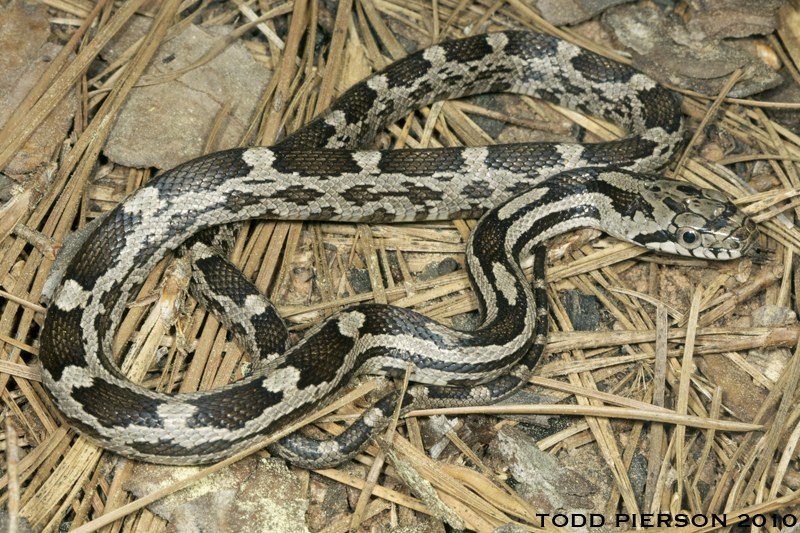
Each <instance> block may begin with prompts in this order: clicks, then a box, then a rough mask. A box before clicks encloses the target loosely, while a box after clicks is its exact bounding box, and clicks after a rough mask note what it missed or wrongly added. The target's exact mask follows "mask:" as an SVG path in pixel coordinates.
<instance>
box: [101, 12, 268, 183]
mask: <svg viewBox="0 0 800 533" xmlns="http://www.w3.org/2000/svg"><path fill="white" fill-rule="evenodd" d="M228 32H230V28H229V27H219V26H218V27H215V28H210V29H209V28H199V27H197V26H189V28H187V29H186V31H184V32H183V33H182V34H181V35H179V36H177V37H176V38H174V39H172V40H170V41H168V42H166V43H163V44H162V45H161V46H160V47H159V49H158V51H157V52H156V55H155V56H154V58H153V60H152V61H151V63H150V65H149V66H148V67H147V70H146V71H145V76H152V75H158V74H163V73H169V72H174V71H177V70H180V69H183V68H185V67H187V66H189V65H191V64H193V63H194V62H196V61H197V60H198V59H200V58H201V57H202V56H203V54H204V53H205V52H206V51H207V50H208V49H209V48H210V47H211V46H212V45H213V44H214V43H215V42H217V41H218V40H219V39H221V38H223V36H224V35H225V34H227V33H228ZM270 77H271V73H270V71H269V70H267V69H266V68H265V67H264V66H262V65H260V64H258V63H257V62H256V61H255V60H254V59H253V57H252V56H251V55H250V53H249V52H248V51H247V49H246V48H245V46H244V45H243V44H242V43H241V42H238V41H237V42H235V43H233V44H231V45H230V46H228V47H227V48H226V49H225V50H224V51H223V52H222V53H221V54H219V55H218V56H217V57H215V58H214V59H212V60H211V61H209V62H208V63H205V64H204V65H202V66H200V67H198V68H196V69H193V70H190V71H188V72H186V73H184V74H182V75H181V76H180V77H178V78H177V79H175V80H173V81H169V82H166V83H159V84H156V85H147V86H142V87H136V88H134V89H133V90H132V91H131V93H130V95H129V96H128V99H127V101H126V102H125V104H124V105H123V106H122V109H120V112H119V115H118V116H117V120H116V122H115V123H114V126H113V128H112V129H111V133H110V135H109V138H108V142H107V143H106V149H105V153H106V155H107V156H108V157H109V158H110V159H112V160H113V161H114V162H116V163H120V164H122V165H126V166H130V167H139V168H141V167H157V168H160V169H167V168H172V167H174V166H175V165H177V164H179V163H183V162H184V161H187V160H189V159H192V158H194V157H198V156H200V155H202V153H203V147H204V146H205V143H206V139H207V137H208V135H209V133H210V132H211V128H212V125H213V123H214V120H215V118H216V116H217V114H218V113H219V112H220V110H221V109H222V107H223V106H224V105H225V103H226V102H227V101H228V100H229V99H231V98H232V99H233V103H232V106H231V108H230V111H229V112H228V114H227V115H226V117H225V118H224V119H223V121H222V125H221V127H220V130H219V132H218V133H217V136H216V141H215V142H214V143H213V145H212V146H211V151H218V150H224V149H227V148H233V147H235V146H237V145H238V144H239V142H240V140H241V138H242V137H243V136H244V133H245V131H246V130H247V127H248V125H249V123H250V119H251V117H252V115H253V113H254V111H255V109H256V106H257V105H258V101H259V99H260V97H261V94H262V92H263V91H264V89H265V88H266V86H267V83H269V80H270Z"/></svg>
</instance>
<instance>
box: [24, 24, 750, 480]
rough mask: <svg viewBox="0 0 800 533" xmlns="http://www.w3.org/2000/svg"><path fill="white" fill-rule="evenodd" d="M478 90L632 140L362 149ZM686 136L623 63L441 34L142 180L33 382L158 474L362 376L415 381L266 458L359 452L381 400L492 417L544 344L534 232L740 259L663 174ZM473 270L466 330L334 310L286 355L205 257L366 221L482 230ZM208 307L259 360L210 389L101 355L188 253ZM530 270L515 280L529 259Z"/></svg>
mask: <svg viewBox="0 0 800 533" xmlns="http://www.w3.org/2000/svg"><path fill="white" fill-rule="evenodd" d="M490 92H510V93H517V94H523V95H528V96H531V97H535V98H540V99H544V100H547V101H550V102H553V103H556V104H559V105H561V106H564V107H567V108H570V109H576V110H580V111H583V112H586V113H591V114H593V115H598V116H601V117H604V118H606V119H608V120H611V121H612V122H614V123H616V124H618V125H619V126H621V127H622V128H624V129H625V130H626V132H627V135H626V136H625V137H624V138H621V139H618V140H614V141H608V142H601V143H591V144H573V143H556V142H550V143H518V144H498V145H487V146H477V147H460V146H454V147H445V148H436V149H405V150H367V149H362V148H361V147H362V146H365V145H366V144H367V143H369V142H370V141H371V140H372V139H374V138H375V136H376V135H377V134H378V133H379V132H380V131H382V129H383V128H385V127H386V126H387V125H388V124H391V123H392V122H395V121H397V120H399V119H401V118H402V117H405V116H407V115H408V114H409V113H411V112H413V111H414V110H415V109H417V108H420V107H421V106H425V105H429V104H431V103H433V102H436V101H439V100H443V99H451V98H458V97H462V96H468V95H475V94H481V93H490ZM683 141H684V123H683V118H682V114H681V112H680V107H679V105H678V102H677V100H676V97H675V96H674V95H673V94H672V93H671V92H670V91H668V90H666V89H665V88H663V87H662V86H660V85H659V84H658V83H656V82H655V81H653V80H652V79H650V78H649V77H647V76H646V75H644V74H642V73H641V72H639V71H637V70H635V69H633V68H632V67H630V66H627V65H624V64H621V63H618V62H615V61H612V60H610V59H607V58H605V57H603V56H600V55H598V54H595V53H593V52H590V51H588V50H586V49H583V48H581V47H579V46H576V45H575V44H572V43H570V42H567V41H565V40H561V39H558V38H555V37H552V36H549V35H543V34H537V33H532V32H526V31H505V32H497V33H487V34H482V35H476V36H471V37H467V38H464V39H455V40H450V41H445V42H442V43H438V44H435V45H433V46H430V47H428V48H425V49H423V50H420V51H418V52H415V53H412V54H410V55H408V56H406V57H404V58H403V59H401V60H399V61H396V62H394V63H391V64H389V65H388V66H386V67H385V68H384V69H382V70H379V71H377V72H376V73H374V74H373V75H371V76H370V77H368V78H366V79H365V80H363V81H361V82H359V83H357V84H356V85H354V86H353V87H351V88H350V89H349V90H347V91H346V92H344V93H343V94H342V95H341V96H340V97H339V98H338V99H337V100H335V101H334V103H333V104H332V105H331V106H330V107H329V108H328V109H327V110H326V111H324V112H323V113H321V114H320V115H319V116H318V117H316V118H314V119H312V120H311V121H309V122H308V123H307V124H305V125H304V126H302V127H301V128H299V129H298V130H297V131H295V132H294V133H292V134H289V135H287V136H286V137H284V139H282V140H281V141H280V142H277V143H276V144H274V145H273V146H270V147H251V148H238V149H231V150H226V151H222V152H216V153H212V154H209V155H205V156H202V157H199V158H197V159H193V160H191V161H188V162H186V163H183V164H181V165H178V166H177V167H174V168H173V169H171V170H168V171H165V172H163V173H162V174H160V175H158V176H156V177H154V178H153V179H151V180H150V181H149V182H147V183H145V184H144V185H143V186H142V187H140V188H139V189H137V190H135V191H133V192H132V193H131V194H130V195H128V196H127V197H126V198H124V199H123V200H122V201H121V202H120V203H119V205H117V206H116V207H115V208H113V209H112V210H111V211H110V212H109V214H108V215H107V216H105V217H104V218H103V220H102V223H99V224H97V225H96V227H93V228H92V231H91V232H89V233H88V236H87V237H86V238H85V240H84V241H83V243H82V245H81V246H80V247H78V249H77V252H76V253H75V254H74V255H72V256H71V257H70V258H69V259H68V260H67V264H66V266H65V268H64V271H63V273H62V274H61V275H60V276H61V277H60V278H59V280H58V286H57V289H56V291H55V293H54V295H53V298H52V301H51V302H50V304H49V307H48V310H47V314H46V318H45V321H44V324H43V327H42V331H41V335H40V350H39V354H40V361H41V367H42V379H43V383H44V386H45V388H46V390H47V392H48V394H49V396H50V397H51V398H52V400H53V402H54V403H55V405H56V406H57V407H58V409H59V410H60V411H61V413H62V414H63V415H64V417H65V418H66V420H67V421H68V422H69V424H71V425H72V426H73V427H74V428H75V429H76V430H77V431H78V432H79V433H80V434H82V435H83V436H85V437H86V438H87V439H89V440H90V441H91V442H94V443H96V444H98V445H99V446H102V447H103V448H106V449H108V450H110V451H113V452H116V453H119V454H121V455H124V456H126V457H130V458H134V459H140V460H144V461H149V462H155V463H165V464H197V463H207V462H213V461H217V460H220V459H222V458H225V457H229V456H231V455H233V454H235V453H238V452H240V451H242V450H244V449H247V448H248V447H250V446H253V445H254V444H256V443H258V442H260V441H262V440H263V439H264V438H266V436H268V435H269V434H271V433H273V432H275V431H277V430H279V429H280V428H283V427H285V426H286V425H288V424H290V423H292V422H294V421H297V420H298V419H299V418H301V417H303V416H305V415H306V414H308V413H310V412H312V411H313V410H314V409H317V408H319V406H320V405H323V404H325V403H326V402H329V401H330V399H331V397H333V396H334V395H335V394H337V393H338V392H339V391H341V390H342V389H343V387H345V386H346V385H347V384H348V383H349V381H350V380H351V378H352V377H353V376H355V375H361V374H382V375H385V376H389V377H402V376H403V375H405V373H406V370H407V369H410V379H411V381H413V384H412V385H411V386H409V387H408V388H407V389H406V390H405V392H401V391H400V390H398V391H394V392H392V393H389V394H388V395H386V396H385V397H384V398H382V399H380V400H379V401H377V402H376V403H374V404H373V405H372V406H370V407H369V408H367V409H366V410H365V411H364V413H363V414H362V415H361V417H360V418H359V419H357V420H356V421H355V422H353V423H352V424H351V425H350V426H348V427H347V428H346V429H345V430H344V431H343V432H342V433H341V434H340V435H338V436H337V437H335V438H332V439H327V440H317V439H312V438H310V437H308V436H306V435H305V434H304V433H303V432H300V431H298V432H295V433H293V434H291V435H289V436H287V437H284V438H283V439H281V440H279V441H277V442H276V443H274V444H272V445H271V446H270V448H269V450H270V451H271V452H273V453H276V454H278V455H280V456H282V457H284V458H286V459H287V460H288V461H290V462H291V463H294V464H295V465H298V466H303V467H307V468H321V467H326V466H332V465H336V464H339V463H341V462H342V461H345V460H347V459H349V458H352V457H353V456H355V455H356V454H357V453H359V451H360V450H362V449H363V448H364V446H365V445H366V444H368V443H369V442H370V440H371V439H372V438H373V437H375V436H376V435H377V434H378V432H380V431H382V430H383V428H385V427H387V425H388V424H389V422H388V421H389V420H390V419H391V416H392V415H393V414H394V413H395V410H399V411H400V412H401V413H406V412H408V411H409V410H411V409H420V408H431V407H447V406H464V405H476V406H479V405H487V404H490V403H494V402H497V401H499V400H501V399H503V398H506V397H509V396H510V395H512V394H513V393H515V392H516V391H518V390H519V389H520V388H521V387H523V386H524V385H525V384H526V383H527V382H528V379H529V377H530V376H531V373H532V372H533V369H534V366H535V365H536V363H537V361H538V359H539V357H540V355H541V353H542V351H543V349H544V347H545V344H546V342H547V333H548V302H547V291H546V288H547V285H546V281H545V274H544V272H545V270H544V269H545V266H544V265H545V258H546V254H545V250H546V242H547V241H548V240H549V239H551V238H553V237H555V236H557V235H559V234H562V233H564V232H566V231H570V230H572V229H575V228H578V227H593V228H598V229H600V230H602V231H605V232H607V233H608V234H610V235H612V236H614V237H617V238H619V239H623V240H625V241H628V242H632V243H635V244H637V245H640V246H644V247H646V248H649V249H652V250H655V251H663V252H667V253H673V254H681V255H684V256H689V257H698V258H703V259H723V260H724V259H735V258H738V257H742V256H744V255H747V254H748V253H750V251H751V250H752V249H753V247H754V245H755V243H756V242H757V240H758V230H757V228H756V225H755V224H754V222H753V221H752V220H750V219H749V218H747V217H746V216H745V215H744V214H743V213H742V212H741V211H739V210H738V209H737V208H736V207H735V206H734V205H733V204H732V203H731V201H730V200H729V199H728V197H727V196H725V195H724V194H722V193H721V192H718V191H715V190H710V189H703V188H699V187H697V186H695V185H692V184H690V183H688V182H685V181H674V180H669V179H665V178H659V177H658V173H659V172H660V171H661V170H663V169H664V168H665V167H667V166H668V165H669V164H670V162H671V161H672V160H673V158H674V156H675V155H676V154H677V153H678V151H679V150H680V148H681V146H682V144H683ZM478 217H480V220H479V222H478V223H477V225H476V226H475V228H474V230H473V231H472V233H471V234H470V237H469V239H468V242H467V245H466V252H465V253H466V261H465V263H466V269H467V270H468V274H469V279H470V281H471V284H472V287H473V290H474V294H475V296H476V298H477V302H478V309H479V311H480V323H479V325H478V326H477V327H476V328H475V329H474V330H472V331H459V330H456V329H453V328H450V327H447V326H446V325H444V324H441V323H439V322H436V321H435V320H433V319H431V318H428V317H426V316H424V315H421V314H419V313H416V312H414V311H412V310H409V309H406V308H402V307H397V306H392V305H381V304H374V303H367V304H362V305H356V306H353V307H349V308H346V309H343V310H340V311H338V312H337V313H335V314H333V315H331V316H329V317H328V318H326V319H324V320H323V321H321V322H320V323H319V324H317V325H316V326H314V327H313V328H311V329H310V330H309V331H308V332H307V333H306V334H305V335H304V336H303V338H302V339H301V340H300V341H299V342H297V343H296V344H294V345H292V346H289V345H288V344H289V343H288V341H287V339H288V335H287V334H286V331H285V326H284V325H283V322H282V320H281V319H280V317H279V316H278V315H277V312H276V311H275V309H274V307H272V305H271V304H270V303H269V301H268V300H267V299H266V297H264V296H262V295H260V292H259V291H258V290H257V289H256V288H255V286H254V285H253V284H252V283H251V282H250V281H249V280H248V279H247V278H245V277H244V276H243V275H242V274H241V273H240V272H239V271H238V270H236V269H235V268H233V267H231V266H230V264H229V263H227V260H226V259H224V258H220V255H219V253H218V252H219V249H220V248H222V245H221V244H220V243H221V242H223V241H225V238H223V237H219V235H221V234H223V233H225V232H224V231H222V230H220V231H219V232H218V233H213V231H214V228H225V227H228V226H230V225H231V224H234V223H238V222H241V221H245V220H250V219H254V218H261V219H264V218H266V219H279V220H330V221H345V222H359V223H390V222H421V221H429V220H446V219H457V218H478ZM187 242H189V243H191V248H190V251H189V252H188V253H190V254H191V255H192V256H193V261H194V263H195V265H196V267H194V268H195V270H194V274H193V276H194V277H195V283H194V284H195V285H197V286H198V287H202V290H200V289H198V290H199V291H200V292H201V293H203V291H205V292H204V294H205V295H204V296H199V297H198V299H200V300H201V303H204V304H205V305H207V306H208V307H209V308H210V309H212V310H213V311H214V312H215V313H219V314H221V315H222V316H221V317H220V318H221V320H222V321H223V323H225V324H226V325H229V327H231V328H233V331H234V334H235V335H236V337H237V338H238V339H239V340H240V341H241V342H242V343H243V344H244V345H245V347H247V348H248V349H250V350H251V351H255V352H258V354H257V355H258V356H260V357H264V360H265V362H264V363H263V364H261V365H260V366H258V367H257V369H256V371H254V372H253V373H252V374H251V375H249V376H247V377H246V378H243V379H241V380H239V381H236V382H234V383H231V384H229V385H226V386H223V387H220V388H216V389H213V390H210V391H203V392H194V393H186V394H165V393H160V392H155V391H152V390H149V389H146V388H143V387H141V386H139V385H136V384H133V383H132V382H130V381H129V380H128V379H127V378H125V377H124V376H123V375H122V373H121V372H120V370H119V368H118V365H117V363H116V360H115V357H114V355H113V345H114V336H115V333H116V330H117V329H118V326H119V324H120V322H121V319H122V317H123V316H124V315H125V312H126V311H125V310H126V306H127V304H128V303H129V302H130V301H131V300H132V299H133V297H134V296H135V295H136V293H137V290H138V288H139V287H140V286H141V284H142V283H143V281H144V279H145V278H146V276H147V275H148V274H149V273H150V272H151V271H152V270H153V268H154V267H155V266H156V264H157V263H159V261H161V260H162V259H163V258H164V257H166V256H167V255H168V254H169V253H171V252H172V251H174V250H175V249H177V248H179V247H180V246H181V245H185V243H187ZM525 260H528V261H530V260H532V261H533V269H532V272H533V281H532V282H531V281H529V280H528V278H527V277H526V276H525V273H524V271H523V269H522V267H521V266H520V265H521V261H525Z"/></svg>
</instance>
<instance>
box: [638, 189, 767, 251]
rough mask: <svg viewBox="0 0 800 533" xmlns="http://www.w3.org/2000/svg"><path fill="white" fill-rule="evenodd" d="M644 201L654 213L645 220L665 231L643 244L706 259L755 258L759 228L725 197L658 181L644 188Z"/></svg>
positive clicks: (720, 194) (704, 190)
mask: <svg viewBox="0 0 800 533" xmlns="http://www.w3.org/2000/svg"><path fill="white" fill-rule="evenodd" d="M642 197H643V198H644V199H645V201H646V204H648V206H649V211H650V212H649V213H644V217H645V218H648V219H651V220H652V221H653V222H655V224H657V225H658V227H660V228H661V230H660V231H657V232H655V233H653V234H651V235H650V237H651V238H650V239H648V240H647V241H646V242H640V244H643V245H644V246H646V247H648V248H651V249H653V250H659V251H662V252H669V253H672V254H679V255H685V256H690V257H692V256H693V257H699V258H702V259H736V258H738V257H742V256H745V255H748V256H749V255H754V253H755V252H754V251H755V249H756V247H757V243H758V235H759V233H758V229H757V228H756V224H755V222H753V221H752V220H751V219H750V218H749V217H748V216H747V215H745V214H744V213H743V212H742V211H741V210H740V209H739V208H738V207H736V206H735V205H734V204H733V203H732V202H731V200H730V199H729V198H728V197H727V196H725V195H724V194H723V193H721V192H719V191H716V190H713V189H703V188H700V187H697V186H695V185H692V184H690V183H687V182H684V181H674V180H658V181H656V182H653V183H652V184H650V185H649V186H647V187H645V188H644V190H643V191H642ZM634 240H637V241H639V240H640V239H634Z"/></svg>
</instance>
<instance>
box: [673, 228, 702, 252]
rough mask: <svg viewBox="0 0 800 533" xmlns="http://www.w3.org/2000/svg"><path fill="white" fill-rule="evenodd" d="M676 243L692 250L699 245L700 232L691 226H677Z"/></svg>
mask: <svg viewBox="0 0 800 533" xmlns="http://www.w3.org/2000/svg"><path fill="white" fill-rule="evenodd" d="M678 244H680V245H681V246H683V247H684V248H686V249H687V250H692V249H694V248H697V247H698V246H700V234H699V233H697V230H695V229H693V228H679V229H678Z"/></svg>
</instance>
